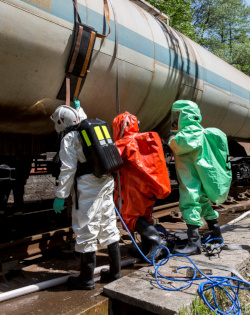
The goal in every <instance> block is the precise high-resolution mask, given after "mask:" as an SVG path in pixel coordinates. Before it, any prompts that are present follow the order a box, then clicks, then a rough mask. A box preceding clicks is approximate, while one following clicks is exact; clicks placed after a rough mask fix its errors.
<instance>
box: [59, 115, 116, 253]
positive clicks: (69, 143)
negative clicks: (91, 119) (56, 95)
mask: <svg viewBox="0 0 250 315" xmlns="http://www.w3.org/2000/svg"><path fill="white" fill-rule="evenodd" d="M86 118H87V117H86ZM59 156H60V160H61V169H60V175H59V185H58V188H57V190H56V197H58V198H61V199H65V198H67V197H68V196H69V195H70V194H71V195H72V228H73V231H74V233H75V235H76V245H75V250H76V251H77V252H80V253H85V252H92V251H96V250H97V240H98V241H99V243H100V245H101V246H102V247H103V246H108V245H109V244H112V243H114V242H117V241H119V239H120V234H119V230H118V229H117V226H116V215H115V209H114V202H113V191H114V179H113V177H112V176H111V175H103V176H102V177H101V178H98V177H96V176H94V175H93V174H86V175H82V176H79V177H78V178H77V197H78V207H79V209H76V202H75V191H74V178H75V173H76V169H77V162H78V161H79V162H80V163H83V162H86V158H85V155H84V153H83V149H82V145H81V141H80V136H79V135H78V132H77V131H70V132H69V133H68V134H66V136H65V137H64V138H63V139H62V140H61V144H60V152H59Z"/></svg>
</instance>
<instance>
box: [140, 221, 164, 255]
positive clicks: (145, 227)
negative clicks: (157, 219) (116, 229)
mask: <svg viewBox="0 0 250 315" xmlns="http://www.w3.org/2000/svg"><path fill="white" fill-rule="evenodd" d="M135 230H136V231H137V232H138V233H139V234H140V235H141V237H142V242H143V247H144V248H145V250H146V251H147V252H148V253H147V255H146V257H147V258H148V259H149V260H150V261H152V260H153V255H154V252H155V250H156V248H157V247H158V246H167V242H166V241H164V240H163V239H162V238H161V237H160V235H159V234H158V232H157V230H156V228H155V227H154V226H153V225H151V224H150V223H149V222H148V221H147V220H146V218H145V217H139V219H138V220H137V222H136V225H135ZM166 256H167V250H165V249H164V248H160V249H159V250H157V252H156V253H155V260H158V259H160V258H163V257H166Z"/></svg>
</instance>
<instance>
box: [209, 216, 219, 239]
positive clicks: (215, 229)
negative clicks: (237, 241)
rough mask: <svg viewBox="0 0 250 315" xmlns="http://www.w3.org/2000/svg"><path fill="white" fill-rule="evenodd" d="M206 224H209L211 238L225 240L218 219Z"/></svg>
mask: <svg viewBox="0 0 250 315" xmlns="http://www.w3.org/2000/svg"><path fill="white" fill-rule="evenodd" d="M206 222H207V225H208V228H209V232H210V235H211V237H212V238H221V239H223V237H222V234H221V230H220V223H219V221H218V220H217V219H214V220H207V221H206ZM209 232H208V233H209Z"/></svg>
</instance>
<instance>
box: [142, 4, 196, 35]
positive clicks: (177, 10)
mask: <svg viewBox="0 0 250 315" xmlns="http://www.w3.org/2000/svg"><path fill="white" fill-rule="evenodd" d="M147 2H149V3H150V4H151V5H153V6H154V7H155V8H157V9H158V10H160V11H161V12H162V13H165V14H167V15H169V16H170V22H169V24H170V26H172V27H173V28H174V29H176V30H177V31H180V32H181V33H182V34H184V35H186V36H188V37H189V38H191V39H193V38H194V37H195V31H194V27H193V26H192V21H193V8H192V0H147Z"/></svg>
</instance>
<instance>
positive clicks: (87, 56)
mask: <svg viewBox="0 0 250 315" xmlns="http://www.w3.org/2000/svg"><path fill="white" fill-rule="evenodd" d="M95 36H96V33H95V32H93V31H92V32H91V36H90V41H89V47H88V50H87V54H86V58H85V60H84V63H83V66H82V70H81V74H80V76H81V77H83V76H84V75H85V73H86V70H87V67H88V63H89V59H90V55H91V52H92V49H93V45H94V41H95ZM81 77H79V78H78V80H77V85H76V89H75V93H74V97H75V98H78V95H79V92H80V87H81V83H82V78H81Z"/></svg>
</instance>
